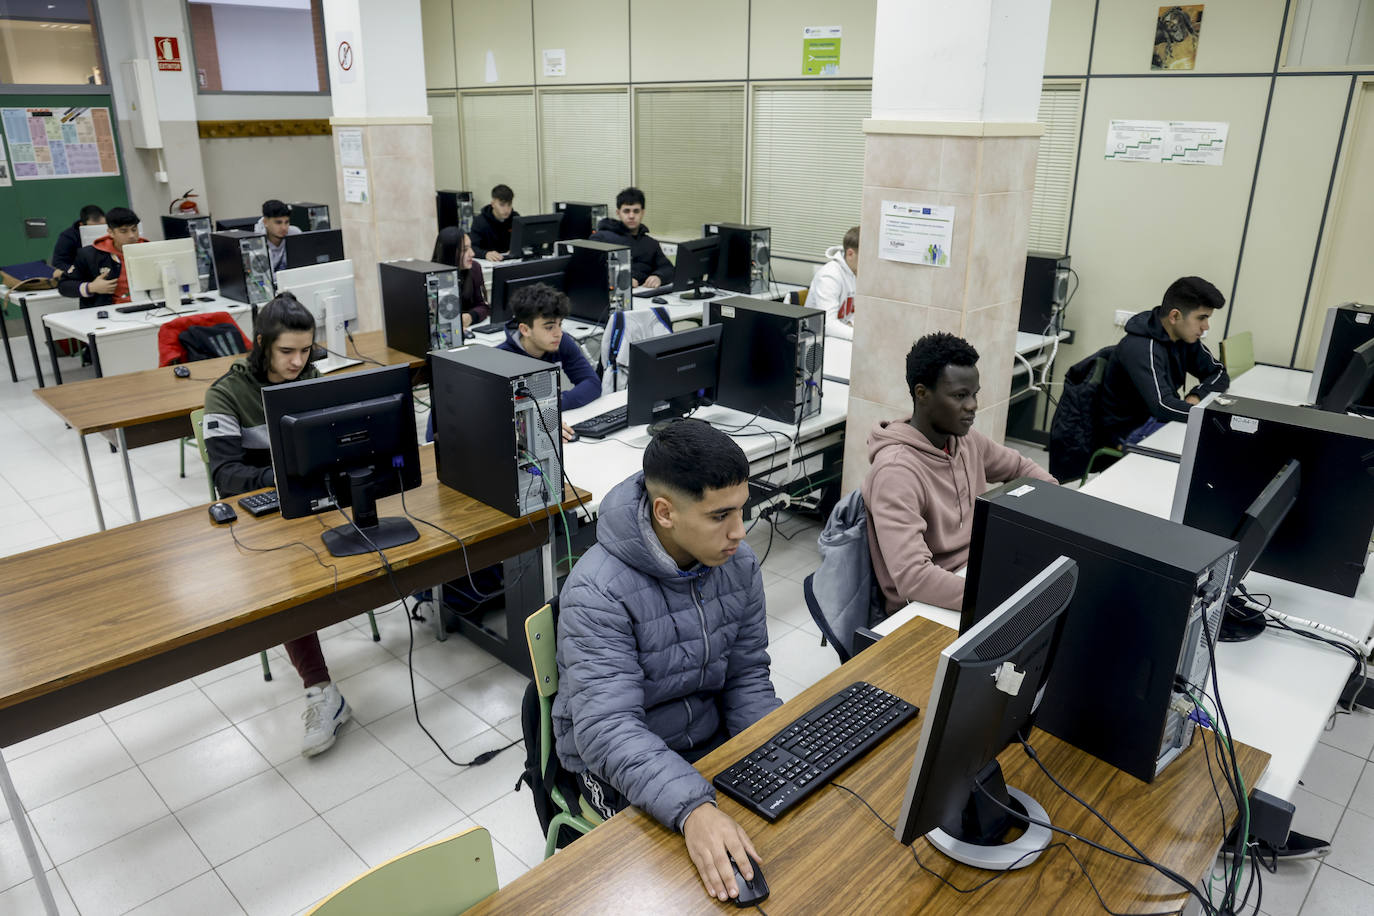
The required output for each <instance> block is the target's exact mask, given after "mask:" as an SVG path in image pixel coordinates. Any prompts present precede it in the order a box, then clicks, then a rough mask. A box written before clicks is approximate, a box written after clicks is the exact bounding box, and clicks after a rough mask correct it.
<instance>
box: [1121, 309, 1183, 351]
mask: <svg viewBox="0 0 1374 916" xmlns="http://www.w3.org/2000/svg"><path fill="white" fill-rule="evenodd" d="M1126 333H1127V334H1134V335H1136V336H1137V337H1149V338H1151V339H1153V340H1162V341H1164V342H1165V343H1169V342H1170V341H1171V340H1172V339H1173V338H1171V337H1170V336H1169V332H1168V331H1166V330H1164V325H1162V324H1160V322H1159V318H1158V316H1156V315H1155V310H1154V309H1149V310H1147V311H1144V312H1138V313H1137V314H1135V315H1132V316H1131V317H1130V319H1129V320H1128V321H1127V322H1126Z"/></svg>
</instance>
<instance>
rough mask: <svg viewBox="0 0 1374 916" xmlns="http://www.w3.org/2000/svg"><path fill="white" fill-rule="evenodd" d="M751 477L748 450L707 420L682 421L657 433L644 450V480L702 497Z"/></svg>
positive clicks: (694, 496)
mask: <svg viewBox="0 0 1374 916" xmlns="http://www.w3.org/2000/svg"><path fill="white" fill-rule="evenodd" d="M748 479H749V459H748V458H746V457H744V449H742V448H740V447H739V443H738V442H736V441H735V440H734V439H731V438H730V437H729V436H727V435H726V434H725V433H723V432H721V431H720V430H718V429H716V428H715V427H714V426H712V425H711V424H710V423H707V422H705V421H703V420H678V421H676V422H673V423H669V424H668V425H666V426H664V427H663V428H662V429H660V430H659V431H658V432H657V433H655V434H654V438H653V440H652V441H650V442H649V447H648V448H646V449H645V450H644V482H645V483H648V484H655V485H658V486H663V487H668V488H669V489H673V490H680V491H681V492H683V493H686V494H688V495H689V496H691V497H692V498H693V499H701V497H702V496H703V495H704V494H705V493H706V491H707V490H723V489H724V488H726V487H733V486H735V485H736V484H740V483H743V482H744V481H746V480H748Z"/></svg>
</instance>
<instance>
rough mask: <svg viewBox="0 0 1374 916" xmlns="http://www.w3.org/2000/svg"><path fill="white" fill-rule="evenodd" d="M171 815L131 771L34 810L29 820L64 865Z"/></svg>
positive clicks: (55, 857) (138, 773) (145, 782)
mask: <svg viewBox="0 0 1374 916" xmlns="http://www.w3.org/2000/svg"><path fill="white" fill-rule="evenodd" d="M168 813H170V812H169V811H168V810H167V806H166V805H164V804H163V803H162V799H161V798H159V797H158V795H157V793H156V792H154V791H153V787H152V786H151V785H149V784H148V780H147V779H145V778H144V777H143V774H142V773H140V772H139V771H138V770H137V769H128V770H125V771H124V772H123V773H120V774H118V775H116V776H111V777H110V778H109V779H104V780H101V781H100V782H98V783H96V784H94V785H91V786H87V787H86V788H84V789H79V790H78V791H76V792H73V793H71V794H70V795H65V796H63V797H62V798H60V799H58V800H57V801H55V802H50V803H49V804H46V805H43V806H42V807H41V808H34V809H32V810H31V811H30V812H29V817H30V818H32V820H33V824H34V826H35V827H36V828H37V829H38V835H39V836H40V837H42V838H43V845H44V846H45V847H46V848H47V850H48V853H49V854H50V855H51V856H52V857H53V860H54V861H55V862H57V863H58V864H59V865H61V864H62V863H64V862H68V861H70V860H71V859H74V858H76V857H77V856H79V855H81V854H82V853H85V852H89V851H90V850H92V849H95V848H96V847H97V846H101V845H103V844H105V843H108V842H110V841H111V840H113V839H116V838H118V837H121V836H124V835H125V834H126V833H128V832H129V831H131V830H134V829H136V828H138V827H142V826H144V825H146V824H151V823H152V822H153V821H155V820H157V819H158V818H160V817H163V816H165V815H167V814H168Z"/></svg>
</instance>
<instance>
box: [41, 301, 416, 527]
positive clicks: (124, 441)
mask: <svg viewBox="0 0 1374 916" xmlns="http://www.w3.org/2000/svg"><path fill="white" fill-rule="evenodd" d="M243 308H244V309H247V308H248V307H247V306H244V307H243ZM83 311H85V312H93V311H94V309H85V310H83ZM354 338H355V340H356V341H357V343H356V347H355V346H354V345H352V344H350V346H349V355H351V356H357V357H363V358H365V359H370V360H375V361H376V362H379V363H382V364H384V365H401V364H408V365H409V366H410V367H411V368H412V369H416V368H419V367H420V366H423V365H424V359H423V358H421V357H418V356H412V355H410V354H409V353H402V352H401V351H399V350H392V349H390V348H389V347H387V346H386V335H385V334H383V333H382V332H381V331H369V332H364V333H361V334H356V335H354ZM239 358H240V357H239V356H221V357H219V358H217V359H205V360H200V361H198V362H194V363H187V364H186V368H188V369H189V370H190V371H191V377H190V378H177V377H176V376H175V375H174V374H173V373H172V368H171V367H170V366H164V367H162V368H158V369H145V370H143V371H141V372H129V373H125V374H123V375H116V376H110V377H107V378H95V379H86V380H85V381H80V382H72V383H70V384H67V385H58V386H57V387H54V388H41V389H38V390H36V391H35V392H34V396H35V397H37V398H38V400H39V401H41V402H43V403H44V404H46V405H47V406H48V408H49V409H50V410H52V412H53V413H55V414H57V415H58V416H59V417H61V418H62V421H63V422H64V423H66V424H67V425H68V426H70V427H71V428H72V429H73V430H75V431H76V435H77V438H78V439H79V440H80V442H81V457H82V458H83V459H84V461H85V465H86V480H87V481H88V482H89V484H90V487H91V501H92V503H93V504H94V506H95V519H96V522H97V524H98V525H99V526H100V530H101V531H104V530H105V514H104V513H103V512H102V511H101V509H100V493H99V491H98V489H97V487H96V483H95V470H94V468H93V467H92V466H91V453H90V451H89V449H88V448H87V445H86V436H88V435H90V434H91V433H105V434H106V435H107V436H108V435H110V434H111V433H113V437H114V442H115V444H116V445H117V447H118V449H119V453H120V458H121V459H122V460H123V462H124V483H125V485H126V486H127V487H128V491H129V506H130V508H131V509H132V510H133V515H134V521H138V520H139V519H140V518H141V516H140V515H139V512H138V496H137V494H136V493H135V492H134V477H133V469H132V467H131V466H130V464H129V449H131V448H137V447H138V446H140V445H151V444H153V443H154V442H166V441H168V440H171V439H181V438H183V437H186V436H190V435H192V434H193V431H192V429H191V424H190V416H191V412H192V411H195V410H199V409H200V408H202V407H204V406H205V392H206V390H207V389H209V387H210V383H211V382H213V381H214V380H215V379H217V378H219V377H220V376H221V375H223V374H224V373H226V372H228V371H229V367H230V366H231V365H233V363H234V361H235V360H237V359H239ZM370 365H371V363H363V364H362V365H358V366H350V367H348V368H346V369H340V370H338V371H340V372H348V371H357V370H358V369H366V368H368V366H370Z"/></svg>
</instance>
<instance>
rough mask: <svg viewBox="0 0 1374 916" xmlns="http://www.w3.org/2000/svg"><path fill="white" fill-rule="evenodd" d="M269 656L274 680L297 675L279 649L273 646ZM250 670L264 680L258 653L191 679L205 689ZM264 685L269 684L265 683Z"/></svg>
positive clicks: (268, 651) (268, 653) (269, 650)
mask: <svg viewBox="0 0 1374 916" xmlns="http://www.w3.org/2000/svg"><path fill="white" fill-rule="evenodd" d="M267 656H268V658H269V659H270V660H271V664H272V680H276V679H278V678H285V677H286V676H287V674H288V673H289V674H291V675H294V674H295V672H294V671H293V670H291V666H290V665H289V664H287V662H286V656H285V655H282V654H281V653H280V651H279V648H278V647H276V646H273V647H272V648H271V649H268V650H267ZM282 664H286V665H287V670H286V671H285V672H283V671H282V670H281V668H280V666H281V665H282ZM249 668H251V669H253V670H254V671H256V672H257V673H258V679H259V680H261V679H262V660H261V658H260V656H259V655H258V653H256V652H254V653H253V654H252V655H249V656H247V657H245V658H241V659H239V660H238V661H236V662H229V663H228V664H227V665H220V666H219V667H218V668H215V669H214V670H212V671H207V672H205V673H204V674H197V675H196V676H195V677H193V678H191V680H192V682H193V683H195V685H196V686H197V687H202V688H203V687H205V686H207V685H209V684H213V683H215V681H222V680H224V679H225V678H226V677H229V676H230V675H233V674H238V673H239V672H240V671H247V670H248V669H249ZM263 683H268V682H267V681H263ZM297 683H299V681H297ZM302 696H304V692H302Z"/></svg>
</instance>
